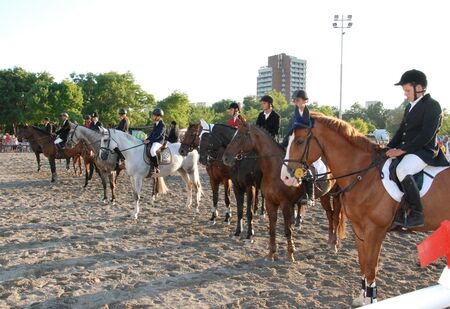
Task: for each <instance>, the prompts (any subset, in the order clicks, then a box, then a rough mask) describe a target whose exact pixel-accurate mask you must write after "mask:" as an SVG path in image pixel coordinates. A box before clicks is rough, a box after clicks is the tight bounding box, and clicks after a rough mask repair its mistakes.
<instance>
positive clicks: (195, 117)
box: [189, 103, 214, 123]
mask: <svg viewBox="0 0 450 309" xmlns="http://www.w3.org/2000/svg"><path fill="white" fill-rule="evenodd" d="M200 119H204V120H205V121H206V122H208V123H212V122H213V121H214V112H213V110H212V108H211V107H208V106H206V103H192V104H191V111H190V114H189V123H199V122H200Z"/></svg>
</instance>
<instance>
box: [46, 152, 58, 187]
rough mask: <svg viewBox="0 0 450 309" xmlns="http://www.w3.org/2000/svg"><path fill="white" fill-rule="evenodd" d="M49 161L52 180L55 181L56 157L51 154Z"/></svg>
mask: <svg viewBox="0 0 450 309" xmlns="http://www.w3.org/2000/svg"><path fill="white" fill-rule="evenodd" d="M48 163H49V164H50V171H51V172H52V180H51V182H55V181H56V180H57V175H56V163H55V157H52V156H50V157H49V158H48Z"/></svg>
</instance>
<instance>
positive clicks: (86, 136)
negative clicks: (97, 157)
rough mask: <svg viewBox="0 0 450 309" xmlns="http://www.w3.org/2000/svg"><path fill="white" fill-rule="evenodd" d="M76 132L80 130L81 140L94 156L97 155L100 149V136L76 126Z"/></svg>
mask: <svg viewBox="0 0 450 309" xmlns="http://www.w3.org/2000/svg"><path fill="white" fill-rule="evenodd" d="M76 130H80V132H81V137H80V139H81V140H84V142H85V143H86V144H87V145H88V147H89V148H91V149H92V150H93V151H94V152H95V153H96V154H98V150H99V149H100V140H101V136H100V135H99V134H98V133H97V132H95V131H94V130H91V129H88V128H85V127H82V126H78V127H77V129H76Z"/></svg>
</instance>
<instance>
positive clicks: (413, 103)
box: [409, 94, 425, 112]
mask: <svg viewBox="0 0 450 309" xmlns="http://www.w3.org/2000/svg"><path fill="white" fill-rule="evenodd" d="M424 95H425V94H422V95H421V96H420V97H418V98H417V99H416V100H415V101H414V102H409V104H411V107H410V108H409V112H410V111H411V110H412V109H413V107H414V106H416V104H417V102H419V101H420V100H421V99H422V98H423V96H424Z"/></svg>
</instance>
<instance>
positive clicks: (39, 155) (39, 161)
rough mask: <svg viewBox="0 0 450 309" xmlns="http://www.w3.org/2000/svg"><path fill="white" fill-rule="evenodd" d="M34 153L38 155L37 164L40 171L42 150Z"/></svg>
mask: <svg viewBox="0 0 450 309" xmlns="http://www.w3.org/2000/svg"><path fill="white" fill-rule="evenodd" d="M34 155H35V156H36V162H37V165H38V169H37V171H38V172H39V171H40V170H41V154H40V152H38V151H36V152H35V153H34Z"/></svg>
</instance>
